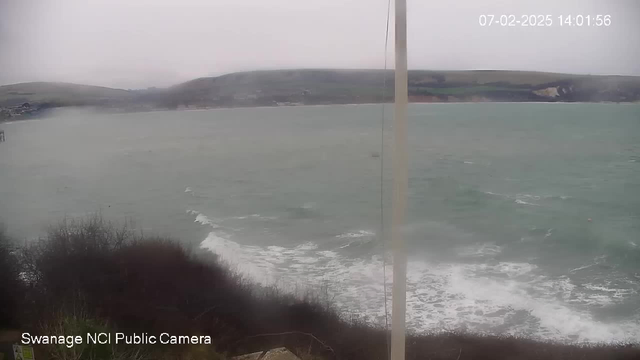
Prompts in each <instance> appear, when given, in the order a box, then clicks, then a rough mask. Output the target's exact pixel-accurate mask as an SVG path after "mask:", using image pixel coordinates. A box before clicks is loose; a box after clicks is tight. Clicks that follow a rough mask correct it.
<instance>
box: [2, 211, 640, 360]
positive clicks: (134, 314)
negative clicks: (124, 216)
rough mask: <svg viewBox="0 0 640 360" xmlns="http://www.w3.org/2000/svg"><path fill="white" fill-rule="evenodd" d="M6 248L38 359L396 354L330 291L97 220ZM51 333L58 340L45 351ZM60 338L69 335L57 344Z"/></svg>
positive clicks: (15, 301)
mask: <svg viewBox="0 0 640 360" xmlns="http://www.w3.org/2000/svg"><path fill="white" fill-rule="evenodd" d="M0 242H2V247H1V249H2V250H0V274H2V276H1V277H0V280H1V281H0V288H1V291H0V294H1V295H0V296H1V298H0V303H1V304H2V306H0V328H3V327H4V328H11V329H18V330H19V332H20V333H21V334H23V335H22V336H24V333H28V334H29V335H28V336H32V338H31V339H34V338H33V337H38V339H40V340H39V342H40V344H39V345H36V346H35V349H36V354H37V355H41V356H36V358H40V359H47V358H71V355H70V353H73V355H74V356H73V358H76V359H112V358H127V359H133V358H137V359H142V358H144V359H146V358H148V359H157V358H175V359H186V358H191V359H199V358H202V359H205V358H206V359H215V358H224V357H226V356H230V355H235V354H242V353H248V352H253V351H260V350H263V349H268V348H274V347H278V346H285V347H287V348H289V349H291V350H292V351H294V352H296V353H298V355H299V356H301V357H302V358H310V357H315V358H321V359H368V360H370V359H386V358H387V356H386V353H387V342H386V334H385V332H384V331H383V329H380V328H376V327H375V326H372V325H371V324H368V323H366V322H364V321H363V320H362V319H361V318H359V317H358V316H357V315H354V314H349V315H345V314H338V313H336V312H335V311H334V310H333V309H332V307H331V305H330V304H329V303H328V301H327V299H326V298H322V297H319V296H317V294H319V293H320V292H311V291H310V292H308V293H307V294H306V295H305V296H298V297H294V296H292V295H288V294H284V293H281V292H280V291H278V289H276V288H273V287H267V288H265V287H258V286H255V285H254V284H251V283H249V282H247V281H245V280H244V279H243V278H242V277H240V276H239V275H237V274H235V273H233V272H230V271H229V270H227V268H226V267H225V265H224V264H221V263H220V262H218V261H217V259H216V258H215V257H212V256H211V255H207V254H199V253H198V254H191V253H189V252H188V251H185V249H183V248H182V247H181V246H180V245H178V244H177V243H176V242H174V241H171V240H168V239H162V238H156V237H144V238H143V237H141V236H138V235H136V234H135V232H133V231H130V230H129V229H127V228H126V227H117V226H114V225H112V224H109V223H107V222H105V221H103V220H102V219H100V218H99V217H92V218H89V219H84V220H78V221H71V220H69V221H65V222H63V223H61V224H59V225H58V226H56V227H53V228H52V229H51V230H50V231H49V233H48V235H47V237H46V238H45V239H42V240H40V241H38V242H35V243H31V244H28V245H26V246H24V247H20V248H15V249H13V250H9V248H8V246H9V240H8V239H7V238H6V236H4V235H0ZM87 334H93V337H88V335H87ZM97 334H105V335H101V336H98V335H97ZM45 335H54V337H49V338H48V341H47V342H48V343H47V344H43V343H42V342H43V341H44V340H42V339H43V337H42V336H45ZM55 335H64V336H71V338H68V337H64V338H62V340H61V341H62V343H59V340H60V338H57V337H56V336H55ZM76 337H79V338H76ZM108 338H109V339H111V340H112V341H102V342H100V341H94V342H93V343H92V342H91V341H90V340H91V339H94V340H96V339H98V340H99V339H103V340H105V339H108ZM115 339H119V340H121V342H119V343H117V344H116V343H115ZM172 339H175V342H172V341H173V340H172ZM194 339H195V342H192V340H194ZM67 340H68V341H70V342H71V343H70V344H71V346H69V344H68V343H67ZM160 340H162V341H164V340H167V343H166V344H165V343H163V342H162V341H160ZM32 343H33V341H32ZM38 353H39V354H38ZM638 357H640V347H639V346H638V345H637V344H636V345H634V344H601V345H576V344H560V343H550V342H536V341H531V340H527V339H523V338H514V337H490V336H479V335H473V334H464V333H443V334H412V335H410V336H409V337H408V340H407V359H637V358H638Z"/></svg>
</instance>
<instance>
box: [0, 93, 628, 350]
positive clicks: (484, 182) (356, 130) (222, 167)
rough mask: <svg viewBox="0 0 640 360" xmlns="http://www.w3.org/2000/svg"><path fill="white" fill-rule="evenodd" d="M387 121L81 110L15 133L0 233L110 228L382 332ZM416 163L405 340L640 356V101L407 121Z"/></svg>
mask: <svg viewBox="0 0 640 360" xmlns="http://www.w3.org/2000/svg"><path fill="white" fill-rule="evenodd" d="M392 113H393V106H392V105H390V104H387V105H381V104H375V105H342V106H292V107H273V108H241V109H240V108H238V109H214V110H202V111H166V112H162V111H157V112H145V113H128V114H104V113H96V112H90V111H86V110H67V111H60V112H57V113H54V114H53V115H52V117H50V118H46V119H38V120H30V121H16V122H12V123H4V124H1V126H2V129H3V130H5V133H6V142H3V143H0V222H2V223H4V225H5V227H6V229H7V231H8V232H9V234H11V235H12V236H13V237H15V238H16V239H19V240H22V241H30V240H32V239H35V238H38V237H40V236H42V235H43V234H44V233H45V232H46V231H47V228H48V227H49V226H51V225H55V224H56V223H58V222H60V221H61V220H63V219H64V218H75V217H82V216H86V215H88V214H94V213H100V214H101V215H102V216H103V217H104V218H105V219H108V220H110V221H114V222H116V223H122V222H128V223H130V224H133V225H132V226H133V227H134V228H135V229H137V230H141V231H143V232H144V233H145V234H158V235H164V236H171V237H174V238H176V239H179V240H180V241H182V242H183V243H184V244H185V246H187V247H190V248H193V249H198V251H207V252H213V253H216V254H218V255H219V257H220V258H221V259H222V260H223V261H225V263H227V264H228V266H230V267H232V268H233V269H234V270H236V271H238V272H240V273H242V274H244V275H245V276H246V277H247V278H248V279H251V280H252V281H254V282H256V283H259V284H264V285H275V286H278V287H280V288H282V289H285V291H312V292H313V291H320V292H322V293H323V294H324V296H327V297H328V298H329V299H330V301H331V302H332V303H333V304H334V305H335V306H336V307H337V308H338V309H340V311H342V312H343V313H346V314H351V315H352V316H353V315H355V316H358V317H361V318H363V319H365V320H367V321H370V322H373V323H376V324H384V321H385V299H386V301H387V304H388V308H389V310H390V287H391V283H392V281H391V280H392V261H393V259H392V258H391V257H390V256H389V254H388V253H389V249H390V244H389V229H390V222H391V221H390V220H391V194H392V168H393V164H392V161H391V159H392V151H393V141H394V140H393V139H394V138H393V124H392ZM408 148H409V189H408V206H407V214H406V221H405V225H404V226H403V227H402V229H401V233H402V235H403V238H404V239H405V246H406V250H407V254H408V273H407V326H408V328H409V329H410V330H411V331H413V332H416V333H420V332H437V331H445V330H463V331H471V332H478V333H485V334H497V335H515V336H525V337H529V338H534V339H544V340H554V341H563V342H619V341H620V342H622V341H633V342H637V341H639V339H640V104H531V103H478V104H412V105H410V106H409V116H408ZM385 276H386V281H385ZM203 286H206V284H203ZM385 289H386V290H387V296H385Z"/></svg>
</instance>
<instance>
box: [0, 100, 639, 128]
mask: <svg viewBox="0 0 640 360" xmlns="http://www.w3.org/2000/svg"><path fill="white" fill-rule="evenodd" d="M480 104H500V105H506V104H540V105H551V104H558V105H571V104H577V105H584V104H594V105H636V106H637V105H640V102H613V101H598V102H595V101H571V102H569V101H457V102H453V101H452V102H449V101H424V102H418V101H416V102H410V103H409V105H410V106H411V105H480ZM359 105H388V106H392V105H393V102H384V103H383V102H368V103H346V104H342V103H336V104H292V105H270V106H265V105H260V106H220V107H205V108H183V109H149V110H140V111H135V110H132V111H126V110H125V111H109V110H107V109H104V108H99V107H92V106H64V107H58V108H54V109H52V110H53V111H64V110H66V109H70V110H72V109H73V110H78V109H80V110H82V109H89V110H92V111H95V112H96V113H98V114H105V115H124V114H136V113H142V114H144V113H153V112H170V111H172V112H181V111H211V110H236V109H276V108H299V107H327V106H359ZM46 118H47V116H44V117H35V118H34V117H30V118H22V119H20V118H14V119H11V120H9V121H0V125H9V124H14V123H16V122H23V121H34V120H44V119H46Z"/></svg>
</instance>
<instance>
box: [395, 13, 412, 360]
mask: <svg viewBox="0 0 640 360" xmlns="http://www.w3.org/2000/svg"><path fill="white" fill-rule="evenodd" d="M395 1H396V21H395V26H396V29H395V36H396V42H395V43H396V71H395V114H394V118H395V119H394V124H393V128H394V142H393V144H394V146H393V198H392V203H391V204H392V205H391V207H392V212H393V215H392V222H391V241H392V243H393V244H392V247H393V305H392V317H391V360H404V356H405V342H406V341H405V330H406V329H405V323H406V319H405V317H406V312H407V309H406V307H407V303H406V297H407V255H406V251H405V248H404V239H403V238H402V231H401V228H402V226H403V224H404V215H405V210H406V207H407V187H408V175H407V172H408V169H407V104H408V102H409V99H408V76H407V2H406V0H395Z"/></svg>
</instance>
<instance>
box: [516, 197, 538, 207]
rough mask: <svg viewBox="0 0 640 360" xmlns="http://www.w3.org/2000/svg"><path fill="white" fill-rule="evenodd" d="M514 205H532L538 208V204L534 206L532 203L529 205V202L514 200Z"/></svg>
mask: <svg viewBox="0 0 640 360" xmlns="http://www.w3.org/2000/svg"><path fill="white" fill-rule="evenodd" d="M515 203H516V204H520V205H533V206H539V205H538V204H534V203H530V202H526V201H524V200H520V199H516V200H515Z"/></svg>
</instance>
